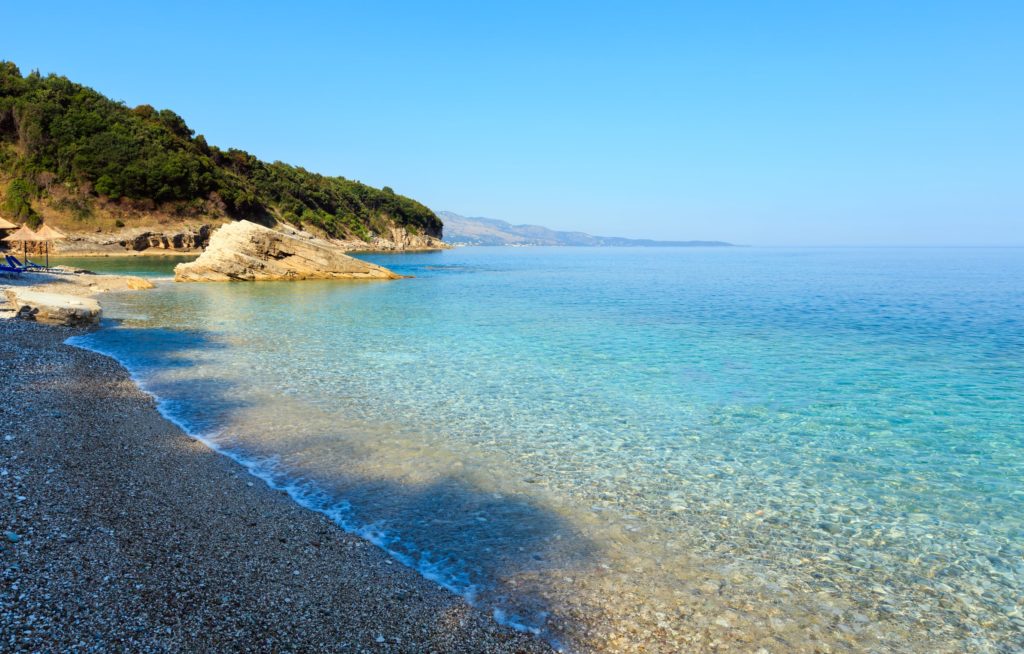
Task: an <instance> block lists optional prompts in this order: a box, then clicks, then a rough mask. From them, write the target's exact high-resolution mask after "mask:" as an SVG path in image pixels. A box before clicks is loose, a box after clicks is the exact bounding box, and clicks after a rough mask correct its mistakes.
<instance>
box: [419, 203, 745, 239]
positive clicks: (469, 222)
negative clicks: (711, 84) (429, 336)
mask: <svg viewBox="0 0 1024 654" xmlns="http://www.w3.org/2000/svg"><path fill="white" fill-rule="evenodd" d="M437 215H438V216H440V218H441V220H443V221H444V241H445V242H446V243H460V244H468V245H589V246H599V247H700V246H704V247H708V246H711V247H719V246H731V245H732V243H726V242H724V241H652V240H649V239H642V238H620V237H617V236H591V235H590V234H585V233H583V232H559V231H556V230H554V229H548V228H547V227H541V226H540V225H513V224H511V223H507V222H505V221H504V220H495V219H494V218H478V217H474V218H467V217H466V216H460V215H459V214H457V213H452V212H451V211H438V212H437Z"/></svg>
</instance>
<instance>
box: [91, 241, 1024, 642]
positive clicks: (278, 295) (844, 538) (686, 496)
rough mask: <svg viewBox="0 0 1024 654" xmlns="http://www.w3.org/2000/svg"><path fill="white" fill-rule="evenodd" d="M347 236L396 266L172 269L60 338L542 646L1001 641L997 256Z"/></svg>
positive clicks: (1020, 553)
mask: <svg viewBox="0 0 1024 654" xmlns="http://www.w3.org/2000/svg"><path fill="white" fill-rule="evenodd" d="M372 260H373V261H374V262H376V263H381V264H383V265H386V266H388V267H389V268H392V269H393V270H395V271H396V272H399V273H402V274H409V275H413V276H415V279H410V280H404V281H402V282H400V283H395V284H388V285H361V286H352V285H345V284H331V283H311V284H304V285H301V287H299V286H290V285H287V286H286V285H267V286H260V287H253V286H247V287H243V286H241V285H233V286H219V287H214V286H205V287H202V288H188V289H182V288H178V287H167V286H165V287H161V288H158V289H157V290H156V291H151V292H148V293H146V294H136V295H124V296H118V297H116V298H109V299H108V300H107V302H106V304H105V309H106V311H107V314H108V315H112V316H116V315H124V316H132V317H133V318H132V319H131V320H128V321H127V322H126V323H125V324H124V325H122V326H121V327H118V328H116V329H107V330H102V331H100V332H97V333H95V334H94V335H92V336H90V337H89V339H88V340H87V341H86V342H85V343H83V344H84V345H86V346H88V347H95V348H96V349H99V350H101V351H105V352H109V353H111V354H112V355H114V356H116V357H118V358H119V359H120V360H122V361H125V362H126V363H127V364H128V365H129V367H131V368H133V370H134V371H135V372H136V373H137V375H138V376H139V377H140V379H142V381H143V382H144V383H145V384H146V385H147V387H148V388H150V390H152V391H153V392H154V393H156V394H157V395H158V396H159V397H161V398H163V399H164V400H165V401H166V408H167V410H168V411H170V412H171V413H175V414H176V415H177V416H178V418H180V419H181V420H183V421H185V422H190V423H191V424H193V425H194V426H195V427H196V428H197V429H199V430H200V431H202V432H203V433H205V434H207V435H208V437H210V438H211V439H212V440H214V441H215V442H216V443H217V444H219V446H221V447H223V448H225V449H226V450H228V451H230V452H232V453H234V454H235V455H236V456H239V457H243V458H244V457H250V458H251V460H253V461H260V462H262V465H264V466H265V470H266V472H267V474H271V475H273V476H275V478H277V479H279V480H280V482H281V483H282V484H288V483H291V484H293V489H296V490H295V492H296V493H300V494H301V495H302V497H305V498H307V499H308V500H309V502H311V503H313V504H315V505H316V506H317V507H318V508H321V509H324V510H325V511H330V512H331V515H333V516H334V517H335V519H336V520H337V521H339V522H340V523H342V524H344V525H345V526H346V527H347V528H349V529H351V530H353V531H357V532H359V533H362V534H363V535H365V536H367V537H368V538H371V539H373V540H374V541H375V542H377V543H379V544H381V546H382V547H385V548H387V549H390V550H391V551H392V552H393V553H394V554H395V555H396V556H399V557H401V558H402V560H404V561H405V562H406V563H408V564H409V565H411V566H413V567H416V568H417V569H419V570H420V571H421V572H423V573H424V574H426V575H428V576H430V577H431V578H433V579H436V580H438V581H440V582H441V583H443V584H445V585H447V586H448V587H450V588H452V589H454V590H457V591H458V592H460V593H463V594H464V595H465V596H467V597H469V598H471V599H472V600H473V601H475V602H476V603H477V605H478V606H481V607H484V608H487V609H488V610H490V611H493V612H495V613H496V615H498V616H499V617H500V618H502V619H504V620H506V621H507V622H512V623H516V624H519V625H521V626H523V627H526V628H530V629H536V630H537V631H539V632H540V633H542V634H543V635H545V636H546V637H548V638H550V639H551V640H552V641H553V642H558V643H564V644H567V645H568V646H570V647H575V648H577V649H580V650H583V651H586V650H595V651H616V652H618V651H622V652H630V651H636V652H640V651H643V652H676V651H736V652H760V651H762V650H763V651H765V652H771V653H776V654H777V653H778V652H872V651H877V652H929V653H931V652H949V653H951V654H952V653H954V652H956V653H960V652H968V653H972V652H976V653H988V652H993V653H998V654H1009V653H1010V652H1017V651H1021V650H1024V635H1022V634H1024V630H1022V625H1024V617H1022V609H1024V605H1022V602H1024V600H1022V598H1024V511H1022V510H1021V506H1022V503H1021V500H1022V498H1024V446H1022V444H1021V441H1020V429H1021V422H1020V416H1021V415H1024V407H1022V400H1021V398H1022V397H1024V359H1022V357H1024V329H1022V328H1021V325H1024V313H1022V312H1024V308H1022V307H1024V302H1021V296H1020V292H1021V291H1020V289H1022V288H1024V264H1022V263H1021V262H1020V261H1018V260H1017V259H1015V258H1014V257H1013V256H1012V253H1007V252H1000V251H995V250H991V251H990V250H928V251H924V250H897V249H892V250H885V251H877V250H863V251H862V250H856V249H850V250H799V251H791V250H766V249H761V250H755V249H749V250H746V249H743V250H741V249H736V250H730V251H715V252H711V251H699V250H695V251H677V250H672V251H660V250H659V251H656V252H649V251H639V252H638V251H635V250H629V251H626V250H619V251H609V250H600V249H598V250H591V249H584V250H580V251H578V252H577V251H565V250H562V249H557V250H542V249H533V250H528V251H527V250H522V249H519V250H513V251H510V250H504V249H497V250H494V249H472V248H462V249H459V250H455V251H449V252H443V253H435V254H416V255H402V256H400V257H398V256H396V257H388V256H375V257H372ZM442 260H443V261H442ZM439 264H445V265H439ZM465 271H471V272H465ZM951 289H953V290H951ZM140 339H141V340H140Z"/></svg>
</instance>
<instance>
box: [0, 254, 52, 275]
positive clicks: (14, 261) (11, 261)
mask: <svg viewBox="0 0 1024 654" xmlns="http://www.w3.org/2000/svg"><path fill="white" fill-rule="evenodd" d="M5 258H6V259H7V265H8V266H10V267H11V268H20V269H21V270H22V271H25V270H46V266H40V265H39V264H38V263H32V262H31V261H29V260H28V259H25V263H22V262H21V261H19V260H18V257H16V256H14V255H13V254H8V255H7V256H6V257H5Z"/></svg>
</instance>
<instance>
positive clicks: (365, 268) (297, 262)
mask: <svg viewBox="0 0 1024 654" xmlns="http://www.w3.org/2000/svg"><path fill="white" fill-rule="evenodd" d="M285 229H288V231H287V232H285V231H278V230H273V229H268V228H266V227H263V226H261V225H257V224H256V223H251V222H248V221H245V220H240V221H238V222H234V223H229V224H227V225H224V226H223V227H221V228H220V229H218V230H217V231H216V232H214V233H213V235H212V236H211V237H210V245H209V246H208V247H207V248H206V251H205V252H204V253H203V254H202V255H201V256H200V257H199V258H198V259H196V260H195V261H192V262H189V263H182V264H178V266H177V267H175V269H174V279H175V281H179V282H224V281H272V280H298V279H399V278H400V277H401V275H396V274H395V273H393V272H391V271H390V270H388V269H387V268H383V267H381V266H375V265H374V264H372V263H367V262H365V261H360V260H359V259H355V258H353V257H350V256H348V255H346V254H345V252H344V249H343V248H341V247H338V246H336V245H334V244H332V243H330V242H328V241H325V240H323V239H318V238H316V237H314V236H313V235H311V234H307V233H305V232H300V231H298V230H293V229H289V228H285Z"/></svg>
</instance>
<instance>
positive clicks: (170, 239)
mask: <svg viewBox="0 0 1024 654" xmlns="http://www.w3.org/2000/svg"><path fill="white" fill-rule="evenodd" d="M211 231H212V230H211V229H210V226H209V225H203V226H202V227H200V228H199V229H197V230H195V231H187V232H174V233H166V232H142V233H141V234H135V235H134V236H132V237H130V238H126V239H123V240H121V241H119V243H120V245H121V246H122V247H124V248H125V249H126V250H135V251H136V252H141V251H142V250H148V249H150V248H159V249H163V250H202V249H203V248H205V247H206V244H207V243H209V241H210V232H211Z"/></svg>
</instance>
